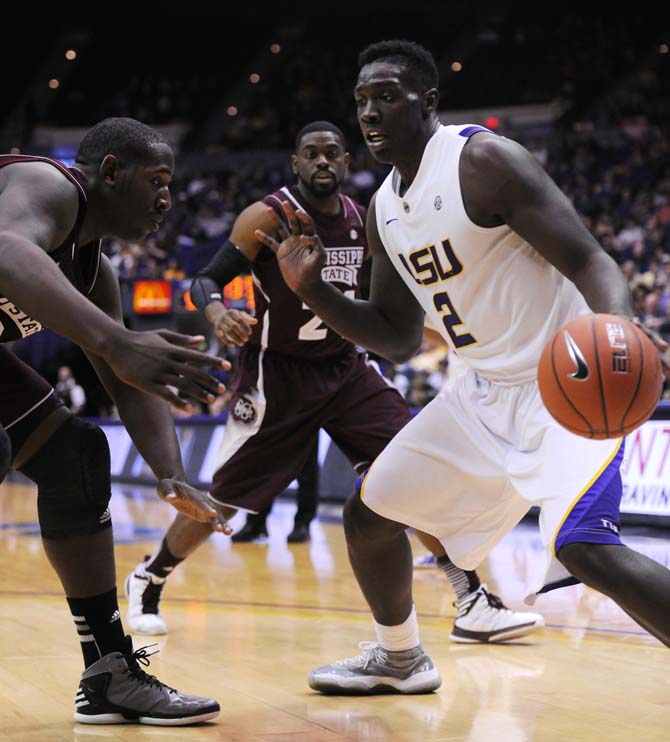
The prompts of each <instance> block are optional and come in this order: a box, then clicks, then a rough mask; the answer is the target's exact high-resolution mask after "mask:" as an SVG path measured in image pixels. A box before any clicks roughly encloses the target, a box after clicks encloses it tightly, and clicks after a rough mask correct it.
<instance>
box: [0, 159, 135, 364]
mask: <svg viewBox="0 0 670 742" xmlns="http://www.w3.org/2000/svg"><path fill="white" fill-rule="evenodd" d="M78 206H79V198H78V195H77V190H76V187H75V186H74V184H72V183H70V182H69V181H68V180H67V178H65V177H64V176H63V175H62V174H61V173H59V172H58V171H57V170H56V169H55V168H54V167H53V166H52V165H48V164H46V163H25V164H22V165H21V166H20V167H18V166H17V167H16V168H15V172H14V173H12V175H11V180H10V182H9V183H8V184H7V185H6V187H5V189H4V191H3V192H2V195H0V295H2V296H5V297H7V298H8V299H10V300H11V301H12V302H14V303H15V304H16V305H17V306H18V307H20V308H21V309H22V310H23V311H24V312H26V314H28V315H29V316H30V317H32V318H33V319H36V320H37V321H38V322H40V323H41V324H43V325H44V326H45V327H49V328H50V329H52V330H53V331H54V332H57V333H58V334H59V335H62V336H63V337H66V338H68V340H71V341H72V342H74V343H76V344H77V345H80V346H81V347H82V348H86V349H88V350H91V351H92V352H94V353H102V352H103V350H104V348H105V346H106V345H107V344H110V345H111V344H113V343H114V342H116V340H117V339H118V337H119V336H120V335H121V333H122V330H121V328H120V327H119V326H118V325H117V324H116V323H115V322H113V321H112V320H111V319H110V318H109V317H107V315H105V314H104V313H103V312H101V311H100V310H99V309H98V308H97V307H96V306H94V305H93V304H91V303H90V302H89V301H86V299H85V298H84V297H83V296H82V295H81V294H80V293H79V292H78V291H77V289H75V288H74V286H72V284H71V283H70V282H69V281H68V280H67V278H66V277H65V276H64V275H63V273H62V272H61V271H60V270H59V268H58V266H57V265H56V264H55V263H54V261H53V260H52V259H51V258H50V257H49V255H48V252H49V251H51V250H53V249H55V248H56V247H58V245H59V244H61V243H62V242H63V241H64V240H65V239H66V237H67V235H68V234H69V232H70V231H71V230H72V228H73V226H74V224H75V220H76V218H77V210H78Z"/></svg>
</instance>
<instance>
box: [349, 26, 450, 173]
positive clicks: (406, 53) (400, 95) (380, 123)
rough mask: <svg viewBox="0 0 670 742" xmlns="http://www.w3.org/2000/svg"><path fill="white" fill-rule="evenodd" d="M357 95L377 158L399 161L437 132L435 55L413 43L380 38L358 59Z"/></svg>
mask: <svg viewBox="0 0 670 742" xmlns="http://www.w3.org/2000/svg"><path fill="white" fill-rule="evenodd" d="M358 66H359V73H358V80H357V82H356V87H355V89H354V98H355V100H356V107H357V113H358V123H359V125H360V127H361V131H362V132H363V137H364V138H365V142H366V144H367V145H368V149H369V150H370V152H371V153H372V156H373V157H374V158H375V159H376V160H378V161H379V162H386V163H391V164H393V163H395V162H396V161H397V160H398V159H402V158H403V157H404V156H407V154H408V152H409V153H411V152H413V151H415V150H416V149H417V144H418V143H419V142H422V141H425V135H426V133H428V132H432V127H433V126H434V123H435V120H436V109H437V103H438V100H439V92H438V89H437V88H438V85H439V75H438V72H437V66H436V65H435V60H434V59H433V55H432V54H431V53H430V52H429V51H428V50H427V49H424V47H422V46H420V45H419V44H416V43H415V42H413V41H404V40H394V41H379V42H377V43H375V44H371V45H370V46H368V47H367V48H365V49H364V50H363V51H362V52H361V54H360V55H359V58H358Z"/></svg>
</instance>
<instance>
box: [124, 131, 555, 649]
mask: <svg viewBox="0 0 670 742" xmlns="http://www.w3.org/2000/svg"><path fill="white" fill-rule="evenodd" d="M348 161H349V155H348V153H347V152H346V148H345V143H344V137H343V135H342V132H341V131H340V130H339V129H338V128H337V127H336V126H334V125H333V124H331V123H329V122H327V121H316V122H313V123H311V124H308V125H307V126H305V127H304V128H303V129H302V130H301V131H300V132H299V133H298V136H297V138H296V149H295V154H294V155H293V156H292V159H291V165H292V169H293V173H294V174H295V175H296V176H297V184H295V185H293V186H285V187H283V188H281V189H279V190H278V191H276V192H275V193H272V194H271V195H269V196H267V197H266V198H264V199H263V200H262V201H259V202H257V203H254V204H252V205H251V206H249V207H248V208H247V209H245V210H244V211H243V212H242V213H241V214H240V215H239V217H238V218H237V221H236V222H235V225H234V227H233V230H232V232H231V235H230V241H229V242H228V243H227V244H226V245H224V246H223V247H222V248H221V249H220V250H219V252H218V253H217V254H216V256H215V257H214V259H213V260H212V262H211V263H210V264H209V265H208V266H207V267H206V268H205V269H204V270H203V271H202V273H201V274H200V275H199V276H198V277H196V279H195V280H194V281H193V285H192V287H191V297H192V299H193V301H194V303H195V305H196V306H197V307H198V308H199V309H200V311H202V312H204V314H205V316H206V317H207V319H208V320H209V321H210V322H211V324H212V325H213V326H214V328H215V332H216V335H217V337H218V338H219V339H220V340H221V341H222V342H224V343H228V344H230V345H237V346H241V350H240V354H239V360H238V362H239V367H238V369H237V374H236V376H235V380H234V381H233V383H232V387H231V388H232V399H231V401H230V407H229V409H230V415H229V417H228V421H227V423H226V431H225V437H224V441H223V446H222V449H221V451H220V453H219V462H220V464H219V466H218V468H217V470H216V471H215V473H214V477H213V482H212V485H211V488H210V492H211V495H212V497H213V498H214V499H215V500H216V501H217V502H219V503H221V504H222V505H223V506H225V507H226V508H227V510H225V511H224V514H226V515H232V514H234V512H235V509H237V510H245V511H248V512H252V513H257V512H261V511H263V510H264V509H265V508H266V507H267V506H268V505H269V504H270V503H271V502H272V500H273V499H274V498H275V497H276V496H277V495H279V494H280V493H281V492H282V491H283V490H284V489H285V488H286V487H287V486H288V485H289V484H290V483H291V482H292V481H293V480H294V479H295V478H296V476H298V475H299V473H300V471H301V469H302V468H303V466H304V464H305V461H306V460H307V458H308V456H309V454H310V450H311V449H312V445H313V441H314V438H315V436H316V435H317V433H318V431H319V428H324V429H325V430H326V431H327V432H328V433H329V435H330V436H331V438H332V439H333V440H334V441H335V443H336V444H337V445H338V446H339V447H340V448H341V450H342V451H343V452H344V453H345V455H346V456H347V457H348V458H349V461H350V462H351V464H352V466H353V467H354V468H355V469H356V470H357V471H359V472H360V471H362V470H363V469H365V468H366V467H367V466H369V463H370V462H371V461H374V459H375V458H376V457H377V456H378V455H379V453H380V452H381V451H382V449H383V448H384V447H385V446H386V445H387V444H388V442H389V441H390V440H391V438H393V436H394V435H395V434H396V433H397V432H398V431H399V430H401V428H403V427H404V426H405V425H406V424H407V422H409V420H411V415H410V412H409V409H408V406H407V404H406V402H405V400H404V399H403V398H402V397H401V396H400V394H399V393H398V392H397V391H396V390H395V389H394V388H392V387H391V386H389V385H388V384H387V383H386V382H385V381H384V379H383V378H382V377H381V375H380V374H379V373H378V372H377V371H376V370H375V368H373V367H372V366H371V365H370V364H369V363H368V361H367V357H366V355H365V353H362V352H360V351H359V350H357V349H356V347H355V346H354V345H353V344H352V343H351V342H349V341H348V340H344V339H343V338H342V337H341V336H340V335H338V334H337V333H335V332H333V331H332V330H331V329H329V328H328V327H327V326H325V325H324V324H323V322H322V321H321V319H320V318H319V316H317V315H315V314H314V313H313V312H312V311H310V310H309V309H308V308H307V307H306V306H305V305H304V304H303V303H302V300H301V299H299V298H298V297H297V296H296V295H295V294H294V293H293V292H292V291H291V290H290V289H289V288H288V286H287V285H286V284H285V283H284V280H283V279H282V275H281V272H280V270H279V266H278V265H277V260H276V258H275V256H274V254H273V252H272V251H271V250H269V249H268V248H267V247H265V246H264V245H263V244H262V243H261V242H259V240H258V237H257V236H256V234H255V233H256V232H257V230H259V229H260V230H264V231H270V230H272V229H273V226H274V220H275V218H281V216H283V211H282V205H283V204H292V205H293V206H294V207H296V208H300V209H305V210H306V211H307V212H308V213H309V214H310V215H311V216H312V218H313V219H314V222H315V223H316V225H317V229H318V231H319V234H320V235H321V239H322V241H323V243H324V245H325V253H326V262H325V265H324V267H323V277H324V279H323V280H324V283H325V284H326V285H327V286H328V287H329V289H330V290H332V291H337V292H338V293H339V294H341V295H342V296H351V297H354V296H355V295H356V293H357V291H358V283H359V269H360V268H361V265H362V262H363V257H364V255H365V254H366V251H367V240H366V237H365V221H364V220H365V208H364V207H363V206H361V205H360V204H356V203H354V202H353V201H352V200H351V199H350V198H348V197H347V196H345V195H343V194H342V193H341V191H340V186H341V183H342V180H343V178H344V176H345V173H346V169H347V164H348ZM248 270H251V271H252V272H253V277H254V294H255V297H254V298H255V303H256V308H257V316H258V320H256V319H255V318H253V317H251V316H249V315H248V314H246V313H245V312H242V311H239V310H236V309H230V310H229V309H226V307H225V306H224V305H223V304H222V301H221V299H222V296H221V289H222V286H224V285H225V284H226V283H228V282H229V281H231V280H232V279H233V278H234V277H235V276H236V275H238V274H239V273H241V272H242V271H248ZM210 533H211V527H210V526H209V525H208V524H206V523H196V522H194V521H192V520H189V519H188V518H182V517H181V516H177V518H176V520H175V521H174V523H173V524H172V525H171V526H170V528H169V530H168V531H167V533H166V535H165V538H164V539H163V541H162V543H161V545H160V547H159V549H158V551H157V553H156V554H154V555H153V557H152V558H150V559H149V560H148V561H145V562H144V563H142V564H139V565H138V566H137V567H136V568H135V570H134V571H133V573H132V574H131V575H129V576H128V578H127V580H126V590H127V594H128V599H129V608H128V611H129V612H128V621H129V624H130V626H131V628H132V629H133V630H134V631H138V632H144V633H165V631H166V630H167V627H166V625H165V620H164V619H163V617H162V615H161V614H160V612H159V610H158V601H159V599H160V594H161V589H162V586H163V585H164V583H165V579H166V577H167V576H168V575H169V574H170V572H171V571H172V570H173V569H174V568H175V567H176V566H177V564H179V562H181V561H182V560H183V559H184V558H185V557H186V556H187V555H188V554H189V553H191V552H192V551H193V550H194V549H195V548H196V547H197V546H198V545H199V544H201V543H202V542H203V541H205V540H206V539H207V538H208V536H209V535H210ZM446 566H448V567H449V570H450V571H449V572H448V575H449V577H450V579H451V581H452V585H453V587H454V590H455V592H456V595H457V598H458V600H459V603H458V617H457V619H456V621H455V625H454V628H453V632H452V638H454V639H455V640H457V641H467V642H473V641H485V642H488V641H503V640H504V639H509V638H511V637H514V636H522V635H524V634H527V633H529V632H530V631H532V630H533V629H534V628H535V627H537V626H541V625H543V619H542V616H540V615H538V614H536V613H515V612H514V611H511V610H509V609H507V608H506V607H505V606H504V605H503V604H502V602H501V601H500V599H499V598H496V597H495V596H494V595H491V594H490V593H488V591H487V589H486V586H485V585H482V584H481V583H480V582H479V579H478V577H477V575H476V573H475V572H464V571H463V570H460V569H458V568H457V567H456V566H455V565H453V564H452V563H451V562H450V561H449V560H448V559H447V560H446V561H445V567H446Z"/></svg>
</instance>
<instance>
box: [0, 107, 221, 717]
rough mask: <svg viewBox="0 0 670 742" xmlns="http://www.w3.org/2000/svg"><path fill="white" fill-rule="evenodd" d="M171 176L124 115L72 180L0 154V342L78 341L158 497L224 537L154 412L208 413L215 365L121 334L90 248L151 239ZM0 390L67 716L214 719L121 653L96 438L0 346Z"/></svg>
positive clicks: (170, 166) (97, 130)
mask: <svg viewBox="0 0 670 742" xmlns="http://www.w3.org/2000/svg"><path fill="white" fill-rule="evenodd" d="M173 170H174V157H173V154H172V150H171V149H170V147H169V146H168V145H167V143H166V142H165V140H164V139H163V137H162V135H160V134H159V133H158V132H156V131H154V130H153V129H150V128H149V127H148V126H145V125H144V124H141V123H139V122H137V121H134V120H132V119H107V120H105V121H102V122H101V123H99V124H97V125H96V126H94V127H93V128H92V129H91V130H90V131H89V132H88V133H87V134H86V135H85V137H84V139H83V140H82V142H81V145H80V146H79V150H78V153H77V157H76V165H75V167H73V168H66V167H65V166H64V165H62V164H60V163H58V162H56V161H55V160H50V159H47V158H44V157H28V156H9V155H3V156H0V223H1V224H2V227H1V232H2V234H1V238H0V297H2V298H0V309H1V310H2V311H1V312H0V338H1V340H2V341H7V340H16V339H18V338H20V337H22V336H23V337H25V336H27V335H31V334H33V333H35V332H39V331H40V330H41V329H42V326H46V327H49V328H51V329H52V330H54V331H56V332H58V333H59V334H61V335H63V336H64V337H66V338H68V339H70V340H72V341H73V342H75V343H77V344H79V345H80V346H81V347H82V348H83V350H84V351H85V352H86V354H87V356H88V357H89V359H90V361H91V363H92V364H93V366H94V368H95V369H96V371H97V373H98V375H99V376H100V378H101V380H102V381H103V383H104V384H105V386H106V387H107V389H108V391H109V393H110V394H111V396H112V398H113V399H114V402H115V404H116V405H117V407H118V410H119V414H120V416H121V419H122V420H123V422H124V424H125V425H126V428H127V429H128V432H129V433H130V435H131V437H132V439H133V441H134V442H135V444H136V446H137V448H138V449H139V450H140V451H141V452H142V455H143V456H144V457H145V459H146V461H147V462H148V464H149V465H150V466H151V468H152V470H153V471H154V473H155V475H156V477H157V479H158V480H159V483H158V494H159V496H160V497H161V499H163V500H166V501H168V502H170V503H171V504H172V505H174V506H175V507H176V508H177V509H178V510H179V511H180V512H183V513H185V514H186V515H188V516H190V517H195V518H200V519H201V520H205V521H207V522H208V523H210V524H211V527H214V528H216V529H217V530H224V524H223V520H222V519H221V516H220V514H219V513H218V512H217V510H216V509H215V508H214V507H212V504H211V503H209V501H208V498H207V496H206V494H204V493H201V492H198V491H197V490H194V489H193V488H192V487H189V486H188V485H187V484H186V482H185V478H184V470H183V467H182V461H181V456H180V452H179V444H178V441H177V437H176V435H175V431H174V424H173V422H172V417H171V415H170V411H169V407H168V404H167V402H166V401H164V400H169V401H172V402H173V403H174V404H177V405H180V406H183V405H184V404H185V403H184V402H183V401H181V400H179V398H177V397H175V395H174V394H173V392H172V391H170V390H169V389H168V388H167V385H172V386H174V387H177V388H179V389H181V390H182V391H184V392H186V393H187V394H190V395H192V396H194V397H196V398H198V399H202V400H203V401H213V400H214V395H213V392H220V391H222V390H221V389H220V387H219V384H218V382H217V381H216V379H214V378H212V377H210V376H209V375H208V374H206V373H205V371H204V370H202V367H203V366H219V367H220V366H221V361H220V360H219V359H217V358H214V357H210V356H207V355H204V354H201V353H198V352H196V351H194V350H189V349H188V348H186V347H179V346H188V345H190V344H192V343H193V341H196V342H197V341H198V338H189V337H186V336H181V335H177V334H176V333H170V332H166V331H161V332H142V333H140V332H130V331H128V330H126V329H125V328H124V327H123V324H122V314H121V301H120V292H119V286H118V282H117V279H116V277H115V275H114V273H113V271H112V268H111V264H110V262H109V260H108V259H107V257H106V256H104V255H102V254H101V252H100V238H101V237H103V236H105V235H115V236H117V237H120V238H122V239H127V240H141V239H143V238H144V237H146V235H147V234H149V233H150V232H152V231H154V230H156V229H157V228H158V224H159V222H160V221H161V220H162V219H163V214H164V213H165V212H166V211H167V210H168V209H169V208H170V193H169V190H168V184H169V182H170V179H171V177H172V172H173ZM0 394H1V395H2V404H1V405H0V424H1V425H2V426H3V428H4V429H5V430H6V431H7V434H8V436H9V438H10V439H11V448H12V450H13V452H14V459H13V467H14V468H15V469H18V470H19V471H21V472H23V474H25V475H26V476H27V477H28V478H29V479H31V480H32V481H33V482H35V484H36V485H37V507H38V515H39V523H40V531H41V534H42V542H43V544H44V549H45V551H46V554H47V557H48V558H49V561H50V562H51V564H52V566H53V567H54V569H55V570H56V572H57V573H58V577H59V578H60V581H61V583H62V585H63V588H64V590H65V594H66V596H67V602H68V604H69V607H70V611H71V612H72V616H73V619H74V623H75V627H76V629H77V633H78V635H79V640H80V642H81V648H82V652H83V655H84V664H85V670H84V672H83V674H82V677H81V682H80V685H79V689H78V691H77V696H76V701H75V706H76V710H75V715H74V718H75V720H76V721H79V722H82V723H84V724H108V723H109V724H117V723H125V722H127V721H136V722H139V723H144V724H160V725H182V724H188V723H191V722H196V721H204V720H206V719H211V718H213V717H215V716H216V715H217V714H218V713H219V704H218V703H217V702H216V701H213V700H211V699H209V698H200V697H198V696H185V695H183V694H181V693H179V692H177V691H174V690H172V689H170V688H168V686H165V685H163V684H162V683H161V682H160V681H158V680H157V679H156V678H154V677H153V676H150V675H147V674H146V673H145V672H144V671H143V670H142V669H141V667H140V664H138V663H140V662H141V663H142V664H148V662H147V660H146V656H147V653H146V651H145V649H144V648H142V649H140V650H137V651H133V646H132V642H131V639H130V637H129V636H125V633H124V631H123V627H122V623H121V619H120V614H119V606H118V603H117V598H116V575H115V568H114V546H113V540H112V528H111V518H110V514H109V509H108V507H107V505H108V502H109V499H110V496H111V489H110V487H111V485H110V461H109V447H108V445H107V439H106V438H105V434H104V433H103V432H102V431H101V430H100V428H98V427H96V426H94V425H91V424H89V423H87V422H84V421H83V420H80V419H79V418H77V417H75V416H74V415H72V413H71V412H70V411H69V410H68V409H67V408H66V407H65V406H64V405H63V403H62V402H61V401H60V400H59V399H58V398H57V396H56V395H54V393H53V389H52V388H51V387H50V386H49V384H47V382H46V381H44V379H42V378H41V377H40V376H39V375H38V374H36V373H35V372H34V371H33V370H32V369H31V368H30V367H29V366H27V365H26V364H25V363H23V362H22V361H20V360H19V359H18V358H17V357H16V356H15V355H14V354H13V353H12V352H10V351H9V350H8V349H7V348H4V347H0ZM159 397H162V398H163V399H159ZM226 528H227V527H226ZM227 530H230V529H229V528H227Z"/></svg>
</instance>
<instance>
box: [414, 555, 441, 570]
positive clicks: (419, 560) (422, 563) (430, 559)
mask: <svg viewBox="0 0 670 742" xmlns="http://www.w3.org/2000/svg"><path fill="white" fill-rule="evenodd" d="M437 566H439V565H438V563H437V557H436V556H435V554H431V553H430V552H428V554H422V555H421V556H418V557H416V559H415V560H414V569H435V568H436V567H437Z"/></svg>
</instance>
